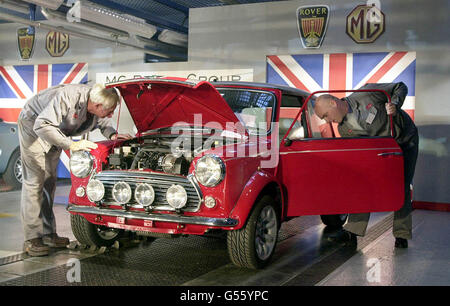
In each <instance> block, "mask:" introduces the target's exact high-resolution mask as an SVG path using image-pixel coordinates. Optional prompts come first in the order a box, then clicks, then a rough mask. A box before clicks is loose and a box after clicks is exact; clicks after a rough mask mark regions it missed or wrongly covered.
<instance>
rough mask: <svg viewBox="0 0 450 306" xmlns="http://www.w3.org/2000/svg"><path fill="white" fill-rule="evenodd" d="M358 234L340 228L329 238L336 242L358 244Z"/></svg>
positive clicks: (350, 244) (349, 244)
mask: <svg viewBox="0 0 450 306" xmlns="http://www.w3.org/2000/svg"><path fill="white" fill-rule="evenodd" d="M356 237H357V235H355V234H353V233H351V232H348V231H346V230H344V229H341V230H339V231H338V232H337V233H336V234H334V235H330V236H329V237H328V240H329V241H331V242H335V243H344V244H345V245H348V246H356V245H357V244H358V240H357V238H356Z"/></svg>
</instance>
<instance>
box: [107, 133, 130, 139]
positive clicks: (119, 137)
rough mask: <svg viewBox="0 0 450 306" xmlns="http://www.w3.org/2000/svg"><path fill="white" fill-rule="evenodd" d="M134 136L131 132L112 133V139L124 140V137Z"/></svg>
mask: <svg viewBox="0 0 450 306" xmlns="http://www.w3.org/2000/svg"><path fill="white" fill-rule="evenodd" d="M131 138H133V136H131V135H130V134H112V135H111V140H122V139H125V140H127V139H131Z"/></svg>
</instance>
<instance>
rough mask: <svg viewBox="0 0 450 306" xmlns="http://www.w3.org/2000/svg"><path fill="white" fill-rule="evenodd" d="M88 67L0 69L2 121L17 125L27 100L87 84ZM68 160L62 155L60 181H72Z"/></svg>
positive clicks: (61, 65)
mask: <svg viewBox="0 0 450 306" xmlns="http://www.w3.org/2000/svg"><path fill="white" fill-rule="evenodd" d="M87 80H88V65H87V63H76V64H48V65H47V64H45V65H20V66H0V118H2V119H3V120H4V121H7V122H17V118H18V117H19V113H20V111H21V110H22V108H23V106H24V104H25V102H26V101H27V99H29V98H31V97H32V96H33V95H35V94H36V93H38V92H39V91H41V90H43V89H46V88H49V87H52V86H56V85H59V84H78V83H87ZM68 168H69V158H68V156H67V155H66V154H65V153H64V151H63V152H62V154H61V157H60V163H59V165H58V177H70V173H69V171H68V170H67V169H68Z"/></svg>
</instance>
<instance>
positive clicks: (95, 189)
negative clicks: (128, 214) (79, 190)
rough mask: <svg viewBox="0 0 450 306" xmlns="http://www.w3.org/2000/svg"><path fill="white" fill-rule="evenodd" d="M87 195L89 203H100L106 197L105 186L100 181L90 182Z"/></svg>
mask: <svg viewBox="0 0 450 306" xmlns="http://www.w3.org/2000/svg"><path fill="white" fill-rule="evenodd" d="M86 194H87V196H88V199H89V201H91V202H98V201H100V200H101V199H103V196H104V195H105V186H104V185H103V183H102V182H100V181H99V180H96V179H93V180H90V181H89V183H88V184H87V186H86Z"/></svg>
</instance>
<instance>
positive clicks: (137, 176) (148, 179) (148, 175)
mask: <svg viewBox="0 0 450 306" xmlns="http://www.w3.org/2000/svg"><path fill="white" fill-rule="evenodd" d="M93 178H95V179H97V180H99V181H101V182H102V183H103V185H104V186H105V196H104V198H103V200H104V202H103V203H104V204H106V205H120V204H119V203H117V202H116V201H115V200H114V198H113V196H112V189H113V187H114V184H116V183H118V182H126V183H128V184H129V185H130V187H131V190H132V197H131V200H130V202H128V203H127V205H131V206H132V207H135V208H142V207H143V206H142V205H140V204H139V203H137V202H136V200H135V199H134V190H135V189H136V185H137V184H139V183H147V184H149V185H151V186H152V187H153V189H154V190H155V201H154V202H153V203H152V205H151V207H152V209H153V210H172V211H173V210H175V209H174V208H173V207H172V206H170V205H169V203H167V200H166V191H167V189H168V188H169V187H170V186H172V185H174V184H177V185H181V186H183V187H184V189H185V190H186V192H187V195H188V200H187V203H186V206H184V207H183V208H182V209H181V210H183V211H191V212H195V211H197V210H198V209H199V208H200V204H201V200H202V197H201V191H200V188H199V187H198V186H196V183H195V182H194V181H193V179H191V180H190V179H188V178H185V177H180V176H175V175H170V174H163V173H153V172H142V171H140V172H135V171H120V170H107V171H102V172H99V173H97V174H96V175H95V176H94V177H93Z"/></svg>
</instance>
